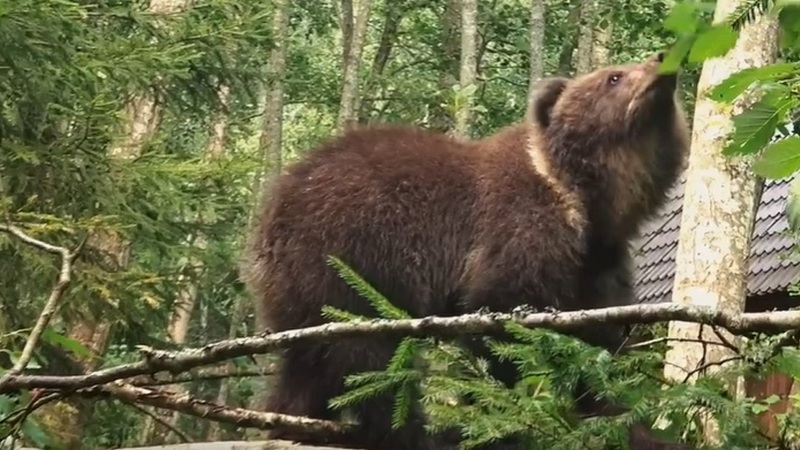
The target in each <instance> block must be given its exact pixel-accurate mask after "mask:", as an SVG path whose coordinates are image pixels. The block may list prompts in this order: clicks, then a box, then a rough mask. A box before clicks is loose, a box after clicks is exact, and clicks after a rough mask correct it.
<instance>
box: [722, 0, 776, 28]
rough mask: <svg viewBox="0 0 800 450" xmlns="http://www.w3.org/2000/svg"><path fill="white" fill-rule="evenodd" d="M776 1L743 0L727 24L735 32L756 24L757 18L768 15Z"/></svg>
mask: <svg viewBox="0 0 800 450" xmlns="http://www.w3.org/2000/svg"><path fill="white" fill-rule="evenodd" d="M773 3H775V1H774V0H743V1H742V3H741V4H740V5H739V6H737V7H736V9H734V10H733V12H732V13H730V14H729V15H728V17H727V18H726V22H728V24H729V25H730V26H731V28H733V29H734V30H737V31H738V30H741V29H742V28H743V27H744V26H745V25H749V24H751V23H753V22H755V20H756V18H757V17H759V16H761V15H763V14H766V12H767V10H768V9H769V7H770V6H772V4H773Z"/></svg>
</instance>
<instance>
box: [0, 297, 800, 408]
mask: <svg viewBox="0 0 800 450" xmlns="http://www.w3.org/2000/svg"><path fill="white" fill-rule="evenodd" d="M671 320H677V321H682V322H694V323H702V324H706V325H717V326H721V327H724V328H726V329H728V330H729V331H730V332H732V333H733V334H744V333H746V332H749V331H776V330H777V331H780V330H789V329H795V328H800V311H773V312H763V313H742V314H737V313H728V312H725V311H718V310H715V309H713V308H710V307H704V306H688V305H679V304H676V303H660V304H650V305H632V306H620V307H611V308H598V309H592V310H583V311H572V312H544V313H534V314H497V313H484V314H481V313H475V314H466V315H463V316H456V317H425V318H421V319H404V320H369V321H356V322H348V323H328V324H324V325H318V326H314V327H309V328H303V329H299V330H287V331H282V332H279V333H274V334H271V335H267V336H251V337H242V338H236V339H227V340H223V341H219V342H216V343H212V344H208V345H206V346H204V347H200V348H189V349H186V350H182V351H178V352H170V351H163V350H156V349H152V348H149V347H142V348H141V351H142V353H143V354H144V355H145V358H144V359H143V360H142V361H138V362H134V363H130V364H123V365H119V366H116V367H110V368H107V369H103V370H97V371H95V372H90V373H87V374H84V375H72V376H43V375H13V376H9V379H8V380H7V383H5V385H4V386H0V394H2V393H9V392H15V391H18V390H20V389H31V388H37V387H39V388H48V389H73V390H74V389H81V388H86V387H90V386H94V385H100V384H106V383H109V382H111V381H114V380H120V379H124V378H130V377H135V376H139V375H146V374H155V373H158V372H161V371H167V372H171V373H181V372H185V371H187V370H190V369H192V368H196V367H200V366H206V365H210V364H216V363H219V362H221V361H224V360H226V359H233V358H238V357H242V356H250V355H253V354H262V353H269V352H272V351H275V350H278V349H281V348H286V347H289V346H292V345H296V344H302V343H308V342H330V341H335V340H336V339H342V338H353V337H367V336H375V335H381V336H391V337H403V336H417V337H425V336H449V337H453V336H459V335H469V334H491V333H496V332H501V331H503V329H504V323H505V322H508V321H511V322H516V323H519V324H521V325H523V326H526V327H529V328H535V327H540V328H549V329H554V330H560V331H569V330H571V329H576V328H580V327H586V326H598V325H600V326H602V325H625V324H631V323H642V324H651V323H657V322H666V321H671Z"/></svg>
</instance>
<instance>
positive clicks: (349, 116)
mask: <svg viewBox="0 0 800 450" xmlns="http://www.w3.org/2000/svg"><path fill="white" fill-rule="evenodd" d="M371 5H372V0H359V1H358V4H357V8H358V9H357V12H356V14H355V15H354V16H355V20H354V21H353V24H352V30H353V31H352V37H351V38H350V40H349V42H348V41H347V40H343V42H344V43H343V45H344V49H345V52H346V55H347V57H346V58H345V59H344V67H343V70H342V72H343V74H342V97H341V101H340V103H339V117H338V120H337V125H338V127H339V129H340V130H344V129H346V128H348V127H349V126H350V125H351V124H352V123H353V122H354V121H355V120H356V118H357V112H358V70H359V68H360V67H361V54H362V53H363V51H364V41H365V39H366V36H367V23H368V22H369V11H370V7H371ZM343 16H345V15H344V14H343ZM345 27H346V24H345V23H344V21H343V23H342V28H343V30H344V29H345Z"/></svg>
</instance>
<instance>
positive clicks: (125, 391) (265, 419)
mask: <svg viewBox="0 0 800 450" xmlns="http://www.w3.org/2000/svg"><path fill="white" fill-rule="evenodd" d="M78 394H82V395H97V394H106V395H110V396H111V397H114V398H117V399H120V400H123V401H125V402H130V403H136V404H140V405H149V406H155V407H157V408H164V409H169V410H172V411H178V412H182V413H184V414H189V415H191V416H195V417H200V418H203V419H209V420H214V421H217V422H223V423H230V424H233V425H237V426H239V427H249V428H258V429H262V430H269V429H273V428H275V427H280V428H281V429H285V430H287V431H302V432H303V433H310V434H312V435H313V434H318V435H324V436H332V435H336V434H340V433H344V432H346V431H347V430H348V429H349V428H350V427H351V426H352V425H351V424H343V423H337V422H332V421H329V420H317V419H310V418H307V417H299V416H288V415H285V414H276V413H270V412H261V411H253V410H249V409H244V408H231V407H228V406H223V405H218V404H216V403H212V402H208V401H205V400H200V399H196V398H193V397H192V396H190V395H187V394H176V393H173V392H168V391H157V390H153V389H145V388H141V387H136V386H131V385H129V384H125V383H122V382H120V381H115V382H113V383H110V384H106V385H103V386H96V387H93V388H90V389H85V390H83V391H82V392H81V391H79V392H78Z"/></svg>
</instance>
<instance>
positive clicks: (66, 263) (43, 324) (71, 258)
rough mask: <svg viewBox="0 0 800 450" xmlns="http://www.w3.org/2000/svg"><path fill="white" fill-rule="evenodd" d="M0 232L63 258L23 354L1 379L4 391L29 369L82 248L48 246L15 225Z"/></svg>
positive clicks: (0, 228)
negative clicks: (10, 382)
mask: <svg viewBox="0 0 800 450" xmlns="http://www.w3.org/2000/svg"><path fill="white" fill-rule="evenodd" d="M0 232H4V233H8V234H10V235H12V236H14V237H16V238H17V239H19V240H20V241H22V242H24V243H25V244H28V245H30V246H32V247H35V248H37V249H40V250H43V251H45V252H48V253H53V254H55V255H59V256H60V257H61V269H60V270H59V272H58V279H57V280H56V283H55V284H54V285H53V288H52V289H51V290H50V294H49V295H48V297H47V301H46V302H45V305H44V308H42V312H41V313H40V314H39V318H38V319H37V320H36V324H35V325H34V326H33V329H32V330H31V334H30V335H29V336H28V339H27V340H26V341H25V347H24V348H23V349H22V354H21V355H20V357H19V359H18V360H17V362H16V364H14V366H13V367H12V368H11V369H9V371H8V372H6V374H5V375H4V376H3V378H0V389H2V388H3V387H4V386H5V385H6V384H7V383H8V381H9V380H10V379H11V377H13V376H15V375H18V374H20V373H22V371H23V370H25V368H26V367H28V363H29V362H30V361H31V358H33V352H34V350H36V345H37V344H38V343H39V339H40V338H41V337H42V333H44V330H45V328H47V325H48V324H49V323H50V320H51V319H52V317H53V314H55V312H56V309H57V308H58V304H59V302H60V301H61V298H62V297H63V296H64V292H66V290H67V287H68V286H69V284H70V282H71V281H72V264H73V263H74V262H75V258H76V257H77V256H78V253H79V252H80V247H81V246H78V248H77V249H76V250H74V251H72V250H70V249H68V248H66V247H59V246H57V245H53V244H48V243H47V242H44V241H40V240H39V239H36V238H34V237H31V236H29V235H28V234H26V233H25V232H24V231H22V229H21V228H19V227H16V226H14V225H3V224H0Z"/></svg>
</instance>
